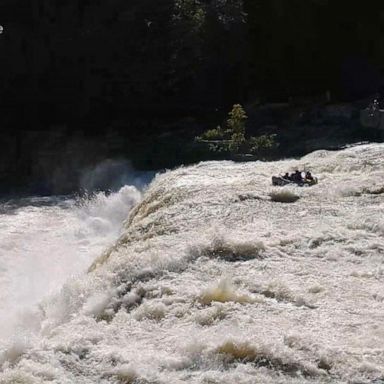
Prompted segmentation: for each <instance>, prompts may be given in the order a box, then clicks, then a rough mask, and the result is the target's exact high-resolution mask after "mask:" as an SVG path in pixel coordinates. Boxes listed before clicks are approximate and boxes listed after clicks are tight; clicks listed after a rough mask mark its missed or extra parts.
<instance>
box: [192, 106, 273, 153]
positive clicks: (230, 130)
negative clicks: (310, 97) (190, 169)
mask: <svg viewBox="0 0 384 384" xmlns="http://www.w3.org/2000/svg"><path fill="white" fill-rule="evenodd" d="M247 118H248V116H247V114H246V113H245V110H244V108H243V107H242V106H241V105H240V104H235V105H234V106H233V107H232V110H231V111H230V112H229V113H228V119H227V120H226V122H225V126H226V129H222V128H221V127H217V128H216V129H210V130H208V131H205V132H204V133H203V134H202V135H201V136H200V137H196V140H197V141H200V142H205V143H207V144H208V145H209V149H210V151H213V152H222V153H223V152H224V153H225V152H227V153H229V154H231V155H236V154H245V153H248V154H249V153H251V154H253V155H255V156H259V157H262V158H264V157H265V156H268V153H270V152H271V151H272V150H274V149H275V148H276V147H277V146H278V143H276V141H275V137H276V135H274V134H264V135H261V136H256V137H254V136H251V137H248V138H246V132H245V122H246V120H247Z"/></svg>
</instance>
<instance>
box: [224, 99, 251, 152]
mask: <svg viewBox="0 0 384 384" xmlns="http://www.w3.org/2000/svg"><path fill="white" fill-rule="evenodd" d="M228 116H229V118H228V120H227V127H228V132H229V133H230V134H231V139H230V142H229V145H228V149H229V151H230V152H231V153H238V152H240V151H241V149H242V148H243V147H244V146H245V121H246V120H247V118H248V116H247V114H246V113H245V111H244V108H243V107H242V106H241V105H240V104H235V105H234V106H233V107H232V110H231V112H229V114H228Z"/></svg>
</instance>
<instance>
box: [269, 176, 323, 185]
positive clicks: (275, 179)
mask: <svg viewBox="0 0 384 384" xmlns="http://www.w3.org/2000/svg"><path fill="white" fill-rule="evenodd" d="M288 184H295V185H298V186H299V187H305V186H308V187H310V186H312V185H315V184H317V178H316V177H314V178H313V179H312V180H308V179H304V180H303V181H293V180H289V179H285V178H284V177H282V176H272V185H276V186H280V187H281V186H284V185H288Z"/></svg>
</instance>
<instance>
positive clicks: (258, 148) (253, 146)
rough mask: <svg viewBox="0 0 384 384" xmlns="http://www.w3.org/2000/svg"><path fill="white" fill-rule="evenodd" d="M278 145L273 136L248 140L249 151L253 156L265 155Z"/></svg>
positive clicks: (262, 136)
mask: <svg viewBox="0 0 384 384" xmlns="http://www.w3.org/2000/svg"><path fill="white" fill-rule="evenodd" d="M278 145H279V144H278V143H277V142H276V135H275V134H271V135H261V136H257V137H254V136H252V137H250V139H249V151H250V153H252V154H254V155H257V154H262V153H266V152H268V151H270V150H272V149H275V148H277V147H278Z"/></svg>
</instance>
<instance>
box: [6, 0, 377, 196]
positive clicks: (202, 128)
mask: <svg viewBox="0 0 384 384" xmlns="http://www.w3.org/2000/svg"><path fill="white" fill-rule="evenodd" d="M0 24H1V25H2V26H3V28H4V30H3V33H2V34H1V35H0V53H1V60H0V85H1V87H0V124H1V125H0V126H1V136H0V137H1V152H0V188H1V191H2V192H7V190H9V188H10V187H18V188H21V189H23V188H24V189H25V188H27V187H28V188H30V189H31V190H32V191H34V192H47V193H49V192H56V193H57V192H68V191H72V190H75V189H76V188H77V187H78V184H77V180H78V177H79V175H78V172H79V169H81V168H82V167H87V166H91V165H92V164H96V163H97V162H99V161H101V160H103V159H105V158H111V157H112V158H118V157H122V158H123V157H124V158H130V159H132V161H133V163H134V166H135V167H137V168H140V169H159V168H164V167H173V166H176V165H178V164H180V163H189V162H194V161H198V160H203V159H207V158H223V156H224V157H225V156H227V155H229V156H232V157H234V155H239V154H240V153H248V152H249V153H251V154H253V156H254V157H262V158H264V157H268V156H270V155H271V153H272V154H273V156H287V155H289V156H292V155H299V154H302V153H304V152H306V151H308V150H312V149H315V148H316V145H317V146H319V145H322V144H321V143H322V141H321V140H323V141H324V145H328V146H329V145H331V144H334V145H336V146H337V145H340V144H342V143H345V142H347V141H354V140H365V139H368V140H372V139H373V140H377V139H381V136H380V135H379V134H378V132H377V131H376V130H367V129H363V128H362V127H361V126H360V123H359V117H358V115H359V110H360V108H363V107H365V106H366V103H367V102H368V100H369V98H370V97H371V96H372V95H373V94H375V92H377V91H378V89H379V87H380V84H381V82H382V73H381V71H382V70H383V69H384V48H383V47H384V33H383V25H384V5H381V3H380V2H366V3H364V4H361V3H360V2H353V1H346V0H338V1H331V0H305V1H303V0H157V1H155V0H129V1H127V0H92V1H91V0H71V1H69V0H55V1H52V0H1V3H0ZM237 103H239V104H241V105H242V106H244V108H245V111H246V112H245V113H246V114H247V116H248V119H247V120H246V123H245V121H244V126H243V129H242V130H240V131H236V129H235V128H234V127H232V128H231V127H230V126H228V121H227V120H228V117H227V115H228V113H229V112H230V111H231V110H232V106H233V105H234V104H237ZM218 125H220V126H221V127H222V128H221V132H220V130H219V131H218V132H216V134H218V135H219V136H220V135H222V137H211V138H210V139H212V140H214V139H219V140H221V142H220V143H218V145H217V148H216V150H215V151H212V150H211V149H212V147H211V148H208V149H207V146H204V145H201V143H198V142H196V141H195V140H194V138H195V137H196V136H201V135H204V132H206V133H205V134H206V135H207V134H208V135H209V133H208V132H207V131H208V130H213V129H216V128H215V127H217V126H218ZM228 130H231V132H229V131H228ZM214 133H215V132H212V131H211V133H210V134H214ZM236 135H237V136H236ZM274 135H276V136H274ZM202 137H204V136H202ZM252 137H253V138H252ZM225 141H226V142H227V144H228V146H229V147H227V148H224V147H225V145H224V144H225ZM276 142H278V143H279V144H280V145H279V147H278V150H276V148H275V144H276ZM330 143H331V144H330ZM268 145H272V147H274V151H272V152H268V151H267V152H266V151H265V150H264V149H265V146H267V147H268ZM268 154H269V155H268ZM267 155H268V156H267ZM240 159H241V158H240ZM64 185H65V186H64Z"/></svg>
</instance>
